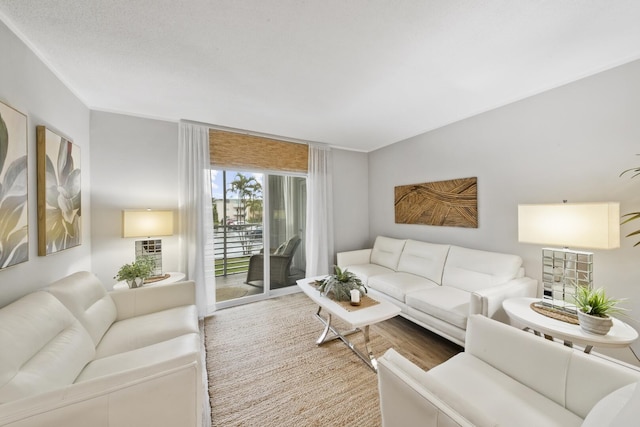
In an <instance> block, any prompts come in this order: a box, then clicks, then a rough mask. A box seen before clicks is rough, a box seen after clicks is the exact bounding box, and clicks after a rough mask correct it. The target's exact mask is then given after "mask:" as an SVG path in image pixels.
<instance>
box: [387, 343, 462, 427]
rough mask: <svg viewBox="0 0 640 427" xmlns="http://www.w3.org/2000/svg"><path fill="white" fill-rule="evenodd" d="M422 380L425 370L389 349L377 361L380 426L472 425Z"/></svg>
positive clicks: (426, 381)
mask: <svg viewBox="0 0 640 427" xmlns="http://www.w3.org/2000/svg"><path fill="white" fill-rule="evenodd" d="M426 377H427V373H426V372H425V371H423V370H422V369H420V368H419V367H418V366H416V365H414V364H413V363H411V361H409V360H408V359H406V358H405V357H403V356H402V355H400V354H399V353H397V352H396V351H395V350H393V349H389V350H387V352H386V353H385V354H384V356H382V357H381V358H379V359H378V388H379V391H380V412H381V414H382V425H383V427H412V426H416V425H422V426H431V427H437V426H462V427H471V426H473V425H474V424H472V423H471V422H470V421H468V420H467V419H466V418H464V417H463V416H462V415H461V414H459V413H458V412H457V411H455V410H454V409H453V408H452V407H451V406H450V405H449V404H448V403H447V402H445V401H444V400H442V399H441V398H439V397H438V396H437V395H436V394H435V393H434V392H433V390H431V389H430V387H429V385H428V383H429V381H428V379H427V378H426ZM467 403H469V402H467Z"/></svg>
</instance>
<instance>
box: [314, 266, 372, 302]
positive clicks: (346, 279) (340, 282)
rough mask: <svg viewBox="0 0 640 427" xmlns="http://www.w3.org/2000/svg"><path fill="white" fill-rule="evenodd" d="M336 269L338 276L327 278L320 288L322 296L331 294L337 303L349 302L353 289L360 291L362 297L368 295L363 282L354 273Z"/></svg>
mask: <svg viewBox="0 0 640 427" xmlns="http://www.w3.org/2000/svg"><path fill="white" fill-rule="evenodd" d="M334 269H335V273H336V274H332V275H330V276H328V277H326V278H325V279H324V280H322V281H321V283H320V286H319V287H318V290H319V291H320V292H321V293H322V295H325V296H327V295H329V293H331V294H332V295H333V299H335V300H336V301H349V300H351V290H352V289H357V290H359V291H360V295H361V296H362V295H364V294H365V293H367V288H366V287H365V286H364V285H363V284H362V280H360V279H359V278H358V276H356V275H355V274H354V273H352V272H350V271H347V270H346V269H345V270H344V271H342V270H341V269H340V267H338V266H337V265H336V266H335V267H334Z"/></svg>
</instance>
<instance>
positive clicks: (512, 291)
mask: <svg viewBox="0 0 640 427" xmlns="http://www.w3.org/2000/svg"><path fill="white" fill-rule="evenodd" d="M337 262H338V266H339V267H340V268H342V269H343V270H344V269H347V270H349V271H350V272H352V273H355V274H356V275H357V276H358V277H359V278H360V279H362V281H363V283H364V284H365V285H366V286H367V288H368V289H369V292H371V293H372V294H373V295H374V296H378V297H381V298H385V299H387V300H388V301H391V302H392V303H394V304H396V305H398V306H399V307H400V308H401V309H402V312H401V314H400V315H401V316H404V317H406V318H407V319H409V320H411V321H413V322H415V323H417V324H419V325H421V326H422V327H424V328H427V329H429V330H431V331H433V332H435V333H437V334H440V335H442V336H443V337H445V338H447V339H449V340H450V341H452V342H454V343H456V344H459V345H462V346H464V340H465V330H466V325H467V318H468V317H469V315H472V314H476V313H477V314H482V315H484V316H488V317H491V318H494V319H497V320H500V321H503V322H507V321H508V318H507V316H506V313H505V312H504V310H503V309H502V301H504V300H505V299H507V298H514V297H535V296H536V294H537V293H538V282H537V281H536V280H534V279H531V278H529V277H525V276H524V268H523V267H522V258H520V257H519V256H517V255H509V254H501V253H496V252H487V251H480V250H475V249H467V248H463V247H460V246H453V245H443V244H434V243H427V242H420V241H417V240H403V239H394V238H390V237H384V236H378V237H377V238H376V241H375V244H374V245H373V248H371V249H361V250H356V251H349V252H340V253H338V254H337Z"/></svg>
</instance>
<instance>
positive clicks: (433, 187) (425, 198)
mask: <svg viewBox="0 0 640 427" xmlns="http://www.w3.org/2000/svg"><path fill="white" fill-rule="evenodd" d="M394 204H395V213H396V224H426V225H440V226H449V227H467V228H478V179H477V178H460V179H452V180H448V181H437V182H428V183H424V184H412V185H402V186H398V187H396V188H395V203H394Z"/></svg>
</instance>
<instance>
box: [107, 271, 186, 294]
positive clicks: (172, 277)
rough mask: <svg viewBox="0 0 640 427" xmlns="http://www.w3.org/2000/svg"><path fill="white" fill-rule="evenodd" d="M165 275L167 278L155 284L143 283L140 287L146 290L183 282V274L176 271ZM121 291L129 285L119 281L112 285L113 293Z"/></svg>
mask: <svg viewBox="0 0 640 427" xmlns="http://www.w3.org/2000/svg"><path fill="white" fill-rule="evenodd" d="M165 274H168V275H169V277H167V278H166V279H162V280H158V281H156V282H151V283H145V284H144V285H142V287H143V288H148V287H151V286H162V285H168V284H170V283H175V282H180V281H181V280H184V278H185V277H186V275H185V274H184V273H179V272H176V271H170V272H167V273H165ZM122 289H129V285H127V282H125V281H124V280H123V281H120V282H118V283H116V284H115V285H113V290H114V291H119V290H122Z"/></svg>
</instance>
